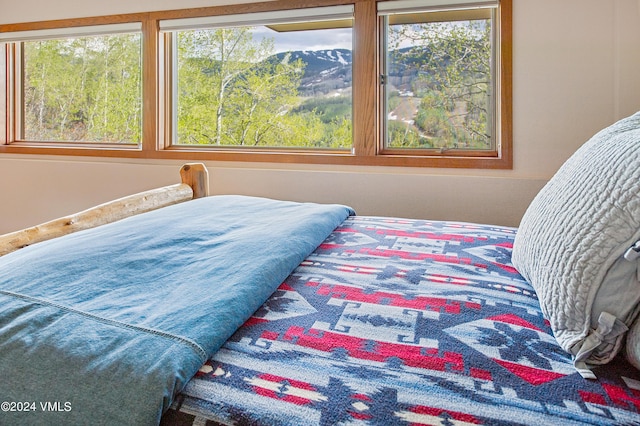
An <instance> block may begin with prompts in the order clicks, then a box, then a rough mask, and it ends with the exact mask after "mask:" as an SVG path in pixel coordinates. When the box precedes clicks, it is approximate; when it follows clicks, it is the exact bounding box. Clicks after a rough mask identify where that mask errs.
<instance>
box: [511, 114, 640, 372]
mask: <svg viewBox="0 0 640 426" xmlns="http://www.w3.org/2000/svg"><path fill="white" fill-rule="evenodd" d="M638 240H640V112H638V113H636V114H635V115H633V116H631V117H628V118H626V119H623V120H621V121H619V122H617V123H615V124H613V125H612V126H610V127H608V128H606V129H604V130H602V131H600V132H599V133H597V134H596V135H595V136H593V138H591V139H590V140H589V141H588V142H587V143H585V144H584V145H583V146H582V147H580V149H578V150H577V151H576V153H575V154H574V155H572V156H571V158H569V159H568V160H567V161H566V163H565V164H563V165H562V167H561V168H560V169H559V170H558V172H557V173H556V174H555V175H554V176H553V177H552V178H551V180H550V181H549V182H548V183H547V185H545V187H544V188H543V189H542V190H541V191H540V193H539V194H538V195H537V196H536V197H535V199H534V200H533V202H532V203H531V205H530V206H529V208H528V209H527V211H526V212H525V215H524V216H523V218H522V222H521V224H520V227H519V229H518V233H517V234H516V239H515V242H514V247H513V264H514V265H515V267H516V268H517V269H518V271H519V272H520V273H521V274H522V275H523V276H524V277H525V278H526V279H527V280H528V281H529V282H530V283H531V284H532V285H533V287H534V288H535V290H536V293H537V294H538V298H539V299H540V306H541V308H542V311H543V313H544V314H545V315H546V317H547V319H548V320H549V321H550V324H551V327H552V329H553V332H554V335H555V337H556V340H557V341H558V343H559V344H560V345H561V346H562V347H563V348H564V349H565V350H567V351H568V352H570V353H571V354H572V355H573V356H574V363H575V365H576V368H578V371H580V372H581V374H582V375H583V376H585V377H593V375H592V373H591V372H590V371H589V368H588V365H589V364H604V363H606V362H608V361H610V360H611V359H612V358H613V357H614V356H615V355H616V353H617V352H618V351H619V350H620V347H621V344H622V339H623V337H624V333H625V332H626V330H627V328H628V327H629V326H630V325H631V323H632V322H633V320H634V318H635V317H636V316H637V314H638V310H639V309H640V306H639V303H640V281H639V278H638V274H639V272H638V265H639V262H640V261H639V260H638V259H637V258H636V257H635V254H637V253H636V252H635V251H634V249H633V248H632V246H634V244H636V242H637V241H638ZM625 254H627V256H626V257H627V258H628V259H627V258H625Z"/></svg>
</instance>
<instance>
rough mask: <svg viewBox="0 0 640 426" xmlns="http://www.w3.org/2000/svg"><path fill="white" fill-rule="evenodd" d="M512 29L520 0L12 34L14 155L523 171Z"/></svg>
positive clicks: (226, 11) (313, 6) (274, 8)
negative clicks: (516, 166)
mask: <svg viewBox="0 0 640 426" xmlns="http://www.w3.org/2000/svg"><path fill="white" fill-rule="evenodd" d="M76 25H81V26H79V27H78V26H76ZM510 25H511V0H479V1H476V2H466V1H463V0H393V1H379V2H377V1H376V0H359V1H357V2H354V3H353V4H349V3H348V0H314V1H313V2H311V3H308V5H307V3H305V6H301V5H300V4H299V2H296V1H294V0H281V1H278V2H259V3H248V4H242V5H229V6H214V7H207V8H198V9H184V10H174V11H161V12H148V13H141V14H129V15H114V16H105V17H97V18H82V19H74V20H68V21H64V20H63V21H51V22H43V23H25V24H11V25H0V49H1V51H4V54H3V55H0V79H3V80H5V81H6V84H4V85H0V100H2V102H0V117H1V119H0V126H2V127H4V132H2V133H0V152H7V153H36V154H40V153H44V154H66V155H94V156H112V157H113V156H117V157H127V158H160V159H162V158H166V159H199V160H221V161H268V162H288V163H295V162H299V163H323V164H344V165H379V166H411V167H477V168H510V167H511V157H512V154H511V124H510V123H511V81H510V79H511V63H510V62H511V60H510V58H511V51H510V46H511V42H510V30H511V29H510Z"/></svg>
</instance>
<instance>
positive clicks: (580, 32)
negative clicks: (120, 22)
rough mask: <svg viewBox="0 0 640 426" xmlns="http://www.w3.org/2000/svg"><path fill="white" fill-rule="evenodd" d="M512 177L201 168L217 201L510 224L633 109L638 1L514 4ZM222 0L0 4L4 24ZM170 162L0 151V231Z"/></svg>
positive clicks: (161, 180) (170, 173)
mask: <svg viewBox="0 0 640 426" xmlns="http://www.w3.org/2000/svg"><path fill="white" fill-rule="evenodd" d="M513 3H514V7H513V9H514V19H513V28H514V39H513V51H514V63H513V74H514V78H513V107H514V117H513V120H514V122H513V129H514V134H513V137H514V168H513V170H445V169H422V168H382V167H355V166H349V167H341V166H322V165H277V164H245V163H215V162H208V163H207V166H208V167H209V170H210V174H211V182H212V190H213V192H214V193H241V194H250V195H260V196H268V197H273V198H282V199H292V200H301V201H318V202H336V203H346V204H349V205H351V206H353V207H354V208H355V209H356V210H357V211H358V213H360V214H366V215H394V216H404V217H418V218H428V219H452V220H464V221H474V222H483V223H494V224H501V225H517V224H518V223H519V220H520V218H521V216H522V214H523V213H524V210H525V209H526V207H527V205H528V203H529V202H530V200H531V199H532V198H533V197H534V196H535V194H536V193H537V191H538V190H539V189H540V188H541V187H542V185H544V183H545V182H546V181H547V180H548V179H549V177H551V176H552V175H553V173H554V172H555V171H556V170H557V168H558V167H559V166H560V165H561V164H562V162H563V161H564V160H565V159H566V158H568V157H569V156H570V155H571V154H572V153H573V152H574V151H575V150H576V149H577V148H578V147H579V146H580V145H581V144H582V143H584V142H585V141H586V140H587V139H588V138H589V137H590V136H591V135H592V134H593V133H595V132H596V131H598V130H600V129H601V128H603V127H605V126H607V125H609V124H611V123H613V122H614V121H616V120H618V119H620V118H623V117H625V116H628V115H630V114H632V113H634V112H636V111H638V110H640V1H639V0H513ZM215 4H221V1H220V0H210V1H204V0H182V1H181V2H180V4H179V5H177V6H176V4H175V2H173V1H171V0H154V1H151V0H138V1H131V0H111V1H110V2H87V1H85V2H77V1H75V0H57V1H55V0H52V1H49V2H42V1H40V0H21V1H19V2H17V1H16V0H0V23H12V22H25V21H37V20H48V19H58V18H71V17H80V16H92V15H101V14H114V13H129V12H139V11H145V10H159V9H172V8H176V7H180V8H186V7H198V6H205V5H215ZM179 166H180V163H179V162H175V161H160V160H151V161H147V160H113V159H98V158H67V157H44V156H17V155H0V194H1V197H2V202H1V204H0V218H1V219H0V232H8V231H12V230H16V229H19V228H22V227H25V226H30V225H33V224H36V223H39V222H42V221H45V220H48V219H51V218H54V217H57V216H62V215H66V214H69V213H72V212H74V211H78V210H81V209H84V208H86V207H89V206H91V205H93V204H97V203H100V202H104V201H107V200H109V199H111V198H114V197H118V196H123V195H126V194H129V193H131V192H135V191H140V190H144V189H149V188H153V187H156V186H160V185H165V184H170V183H174V182H176V181H177V179H178V175H177V171H178V167H179Z"/></svg>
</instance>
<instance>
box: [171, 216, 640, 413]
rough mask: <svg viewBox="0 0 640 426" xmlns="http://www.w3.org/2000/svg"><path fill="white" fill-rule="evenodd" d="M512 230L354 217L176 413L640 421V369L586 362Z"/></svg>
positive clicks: (194, 384)
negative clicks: (541, 297)
mask: <svg viewBox="0 0 640 426" xmlns="http://www.w3.org/2000/svg"><path fill="white" fill-rule="evenodd" d="M515 232H516V230H515V229H513V228H503V227H492V226H485V225H475V224H468V223H455V222H429V221H420V220H404V219H390V218H376V217H362V216H353V217H349V218H347V219H346V220H345V222H344V223H343V224H342V225H341V226H339V227H338V228H337V229H336V230H335V231H334V232H333V233H332V234H331V235H330V236H329V238H327V239H326V240H325V241H324V243H323V244H322V245H321V246H320V247H318V249H317V250H316V251H315V252H314V253H312V254H311V255H310V256H309V257H308V258H307V259H306V260H305V261H304V262H303V263H302V264H301V265H300V266H299V267H298V268H297V269H296V270H295V271H294V272H293V273H292V274H291V275H290V276H289V277H288V278H287V280H286V281H285V282H284V283H282V285H280V287H279V288H278V290H277V291H276V292H275V293H274V294H273V295H272V296H271V297H270V298H269V299H268V300H267V302H266V303H265V304H264V305H263V306H262V307H261V308H260V309H259V310H258V311H256V312H255V314H254V315H253V316H252V318H251V319H250V320H249V321H247V322H246V323H245V324H244V325H243V326H242V327H241V328H240V329H239V330H238V331H237V332H236V333H235V334H234V335H233V336H232V337H231V338H230V339H229V340H228V341H227V342H226V344H225V345H224V346H223V347H222V348H221V350H219V351H218V352H217V353H216V354H214V355H213V357H212V358H211V359H210V360H209V361H208V362H207V363H206V364H205V365H204V366H203V367H202V368H201V369H200V370H199V372H198V373H197V374H196V376H195V377H194V378H193V379H192V380H191V381H190V382H189V383H188V384H187V386H186V387H185V389H184V391H183V392H182V393H181V394H180V395H179V396H178V398H177V399H176V401H175V402H174V404H173V406H172V408H171V409H170V410H169V411H168V412H167V413H165V416H164V418H163V423H164V424H216V423H224V424H238V425H241V424H257V425H338V424H343V425H347V424H349V425H395V424H398V425H405V424H414V425H415V424H442V425H452V424H456V425H467V424H487V425H488V424H490V425H502V424H504V425H506V424H509V425H513V424H535V425H545V424H547V425H558V424H562V425H572V424H592V425H607V424H640V374H639V372H638V371H637V370H636V369H634V368H633V367H631V366H630V365H629V364H628V363H627V362H626V361H625V360H624V359H622V358H621V357H620V356H619V357H618V358H616V359H615V360H614V362H613V363H611V364H609V365H606V366H602V367H598V368H596V369H595V370H594V372H595V374H596V376H597V380H585V379H583V378H582V377H581V376H580V375H579V374H578V373H577V372H576V370H575V369H574V367H573V364H572V361H571V359H570V358H569V356H568V355H567V354H566V353H565V352H564V351H563V350H562V349H561V348H560V346H559V345H558V344H557V343H556V341H555V339H554V337H553V335H552V332H551V329H550V327H549V323H548V322H547V321H546V320H545V318H544V317H543V315H542V313H541V311H540V307H539V304H538V301H537V298H536V294H535V292H534V291H533V289H532V288H531V286H530V285H529V284H528V283H527V282H526V281H525V280H524V279H523V278H522V277H521V276H520V275H519V274H518V272H517V271H516V270H515V269H514V268H513V266H512V265H511V261H510V259H511V248H512V243H513V239H514V236H515Z"/></svg>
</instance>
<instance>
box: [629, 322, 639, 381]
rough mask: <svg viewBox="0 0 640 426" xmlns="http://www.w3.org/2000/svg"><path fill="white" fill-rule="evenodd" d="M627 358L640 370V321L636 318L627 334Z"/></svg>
mask: <svg viewBox="0 0 640 426" xmlns="http://www.w3.org/2000/svg"><path fill="white" fill-rule="evenodd" d="M627 359H628V360H629V362H630V363H631V365H633V366H634V367H636V368H637V369H639V370H640V321H639V320H636V321H635V322H634V323H633V325H632V326H631V329H629V334H628V335H627Z"/></svg>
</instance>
